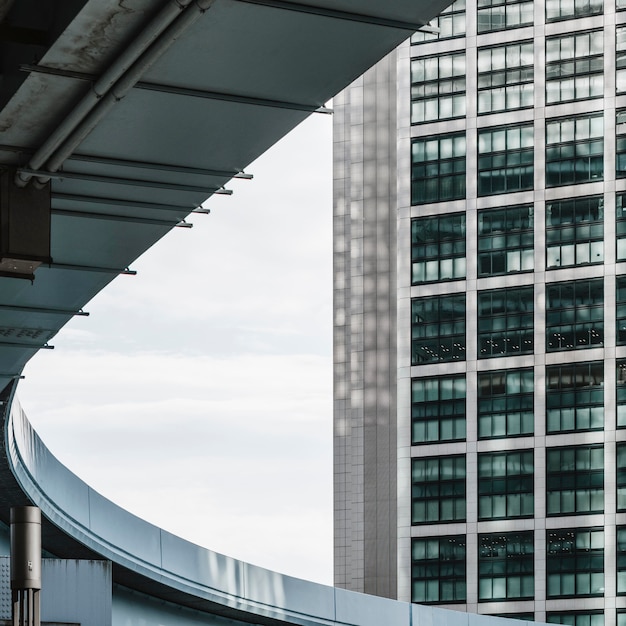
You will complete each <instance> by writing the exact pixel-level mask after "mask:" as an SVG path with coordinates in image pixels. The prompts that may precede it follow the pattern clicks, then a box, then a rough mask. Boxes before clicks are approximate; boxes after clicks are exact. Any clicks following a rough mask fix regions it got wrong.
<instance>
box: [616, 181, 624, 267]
mask: <svg viewBox="0 0 626 626" xmlns="http://www.w3.org/2000/svg"><path fill="white" fill-rule="evenodd" d="M615 216H616V224H615V226H616V237H617V260H618V261H626V194H624V193H616V194H615Z"/></svg>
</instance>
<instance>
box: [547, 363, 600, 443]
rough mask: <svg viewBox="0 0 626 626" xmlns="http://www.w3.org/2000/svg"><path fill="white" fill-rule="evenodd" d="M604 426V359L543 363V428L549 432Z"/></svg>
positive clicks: (597, 428) (592, 428)
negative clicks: (546, 364) (544, 389)
mask: <svg viewBox="0 0 626 626" xmlns="http://www.w3.org/2000/svg"><path fill="white" fill-rule="evenodd" d="M603 428H604V363H603V362H602V361H592V362H586V363H567V364H563V365H549V366H547V367H546V431H547V432H548V433H549V434H552V433H560V432H574V431H583V430H602V429H603Z"/></svg>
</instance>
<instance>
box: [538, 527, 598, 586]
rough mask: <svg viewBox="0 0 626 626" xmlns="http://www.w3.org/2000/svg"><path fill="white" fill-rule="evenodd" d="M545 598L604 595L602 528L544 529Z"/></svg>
mask: <svg viewBox="0 0 626 626" xmlns="http://www.w3.org/2000/svg"><path fill="white" fill-rule="evenodd" d="M546 547H547V555H548V558H547V564H546V567H547V578H548V584H547V590H546V592H547V593H546V595H547V597H548V598H573V597H584V596H586V597H589V596H602V595H604V531H603V530H602V529H601V528H566V529H563V530H548V531H547V532H546Z"/></svg>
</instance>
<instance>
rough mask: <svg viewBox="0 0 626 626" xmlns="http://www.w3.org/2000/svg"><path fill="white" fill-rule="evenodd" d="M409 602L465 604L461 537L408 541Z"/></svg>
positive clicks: (463, 546) (463, 550)
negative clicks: (409, 567) (409, 552)
mask: <svg viewBox="0 0 626 626" xmlns="http://www.w3.org/2000/svg"><path fill="white" fill-rule="evenodd" d="M411 556H412V559H411V584H412V594H411V602H418V603H420V604H436V603H443V602H448V603H450V602H465V599H466V591H465V580H466V575H465V571H466V546H465V535H455V536H452V537H428V538H423V539H422V538H419V539H412V540H411Z"/></svg>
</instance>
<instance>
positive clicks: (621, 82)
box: [615, 0, 626, 93]
mask: <svg viewBox="0 0 626 626" xmlns="http://www.w3.org/2000/svg"><path fill="white" fill-rule="evenodd" d="M622 2H623V4H624V6H623V7H620V8H626V0H622ZM615 90H616V91H617V93H624V92H625V91H626V26H616V28H615Z"/></svg>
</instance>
